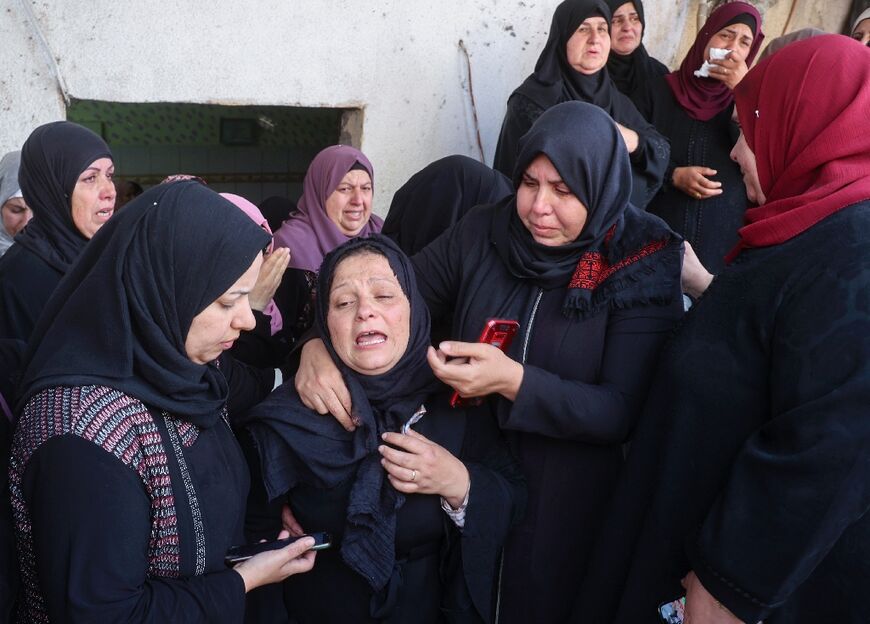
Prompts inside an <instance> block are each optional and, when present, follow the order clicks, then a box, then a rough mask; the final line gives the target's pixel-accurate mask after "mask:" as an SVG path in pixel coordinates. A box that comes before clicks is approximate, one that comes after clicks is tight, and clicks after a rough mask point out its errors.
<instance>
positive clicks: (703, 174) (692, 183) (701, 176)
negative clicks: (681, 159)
mask: <svg viewBox="0 0 870 624" xmlns="http://www.w3.org/2000/svg"><path fill="white" fill-rule="evenodd" d="M716 173H717V171H716V170H715V169H710V168H709V167H698V166H695V165H690V166H688V167H675V168H674V174H673V176H672V177H671V183H672V184H673V185H674V186H675V187H676V188H678V189H680V190H681V191H682V192H683V193H685V194H686V195H688V196H689V197H692V198H694V199H707V198H708V197H715V196H716V195H721V194H722V183H721V182H716V181H715V180H711V179H710V178H709V176H714V175H716Z"/></svg>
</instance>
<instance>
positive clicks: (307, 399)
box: [293, 338, 356, 431]
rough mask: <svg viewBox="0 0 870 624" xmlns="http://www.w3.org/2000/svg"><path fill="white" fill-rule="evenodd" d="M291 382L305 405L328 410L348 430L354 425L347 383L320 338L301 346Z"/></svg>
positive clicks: (318, 411) (316, 409)
mask: <svg viewBox="0 0 870 624" xmlns="http://www.w3.org/2000/svg"><path fill="white" fill-rule="evenodd" d="M293 383H294V385H295V387H296V392H298V393H299V398H300V399H302V403H303V404H304V405H305V407H307V408H308V409H312V410H314V411H315V412H317V413H318V414H324V415H325V414H332V416H333V417H334V418H335V419H336V420H337V421H338V422H339V424H341V426H342V427H344V428H345V429H347V430H348V431H353V430H354V429H356V424H355V423H354V419H353V417H352V416H351V408H352V404H351V399H350V392H349V391H348V389H347V384H345V383H344V378H343V377H342V376H341V372H340V371H339V370H338V367H337V366H336V365H335V363H334V362H333V361H332V358H331V357H329V352H328V351H327V350H326V347H325V346H324V344H323V341H322V340H321V339H320V338H314V339H312V340H309V341H308V342H306V343H305V344H304V345H303V346H302V353H301V356H300V358H299V370H298V371H296V377H295V378H294V380H293Z"/></svg>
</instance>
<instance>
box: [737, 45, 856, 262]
mask: <svg viewBox="0 0 870 624" xmlns="http://www.w3.org/2000/svg"><path fill="white" fill-rule="evenodd" d="M734 95H735V98H736V101H737V114H738V115H739V117H740V125H741V126H742V128H743V134H744V136H745V138H746V142H747V144H748V145H749V147H750V149H752V151H753V152H754V153H755V159H756V162H757V166H758V179H759V182H760V184H761V190H762V191H763V192H764V195H765V197H767V201H766V202H765V203H764V205H762V206H759V207H758V208H751V209H749V210H747V211H746V225H745V226H743V227H742V228H741V229H740V243H739V244H738V245H737V247H735V248H734V249H733V250H732V251H731V253H729V254H728V257H727V258H726V261H728V262H730V261H731V260H733V259H734V258H735V257H736V256H737V254H739V253H740V251H741V250H742V249H745V248H747V247H767V246H769V245H777V244H779V243H783V242H785V241H787V240H789V239H790V238H792V237H794V236H797V235H798V234H800V233H801V232H803V231H805V230H807V229H809V228H811V227H812V226H813V225H815V224H816V223H818V222H819V221H821V220H822V219H824V218H825V217H827V216H828V215H831V214H833V213H834V212H837V211H838V210H840V209H841V208H846V207H847V206H851V205H852V204H855V203H858V202H860V201H863V200H867V199H870V132H868V131H867V122H868V119H870V48H868V47H867V46H863V45H861V44H860V43H858V42H857V41H854V40H852V39H850V38H848V37H844V36H842V35H822V36H819V37H813V38H812V39H807V40H805V41H799V42H797V43H792V44H790V45H788V46H786V47H784V48H783V49H782V50H780V51H778V52H777V53H776V54H774V55H772V56H770V57H768V58H766V59H764V60H763V61H762V62H761V63H759V64H758V66H757V67H755V68H753V69H752V70H751V71H750V72H749V73H748V74H747V75H746V78H744V79H743V80H742V81H741V83H740V84H739V85H738V86H737V88H736V89H735V93H734Z"/></svg>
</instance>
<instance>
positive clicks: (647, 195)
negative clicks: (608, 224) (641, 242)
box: [613, 91, 671, 208]
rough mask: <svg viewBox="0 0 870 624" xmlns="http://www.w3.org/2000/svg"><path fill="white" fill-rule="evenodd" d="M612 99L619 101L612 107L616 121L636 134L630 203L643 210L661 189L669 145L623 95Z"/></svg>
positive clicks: (632, 155) (668, 160)
mask: <svg viewBox="0 0 870 624" xmlns="http://www.w3.org/2000/svg"><path fill="white" fill-rule="evenodd" d="M613 97H614V99H617V100H619V102H618V103H615V104H614V106H615V108H616V110H617V111H618V119H617V121H618V122H619V123H620V124H622V125H623V126H625V127H626V128H629V129H631V130H634V131H635V132H637V136H638V144H637V149H636V150H635V151H634V152H632V153H631V155H630V160H631V171H632V182H633V185H632V190H631V202H632V203H633V204H634V205H635V206H637V207H638V208H646V206H647V204H649V202H650V201H652V198H653V197H654V196H655V194H656V193H657V192H658V190H659V189H660V188H661V186H662V180H663V179H664V176H665V171H666V170H667V168H668V164H669V162H670V158H671V145H670V143H669V142H668V140H667V139H666V138H665V137H663V136H662V135H661V134H659V132H658V131H657V130H656V129H655V128H654V127H653V125H652V124H651V123H649V122H648V121H647V120H646V119H644V116H643V115H642V114H641V113H640V112H638V110H637V108H635V106H634V103H632V101H631V100H629V99H628V98H627V97H626V96H625V95H623V94H622V93H620V92H618V91H614V93H613Z"/></svg>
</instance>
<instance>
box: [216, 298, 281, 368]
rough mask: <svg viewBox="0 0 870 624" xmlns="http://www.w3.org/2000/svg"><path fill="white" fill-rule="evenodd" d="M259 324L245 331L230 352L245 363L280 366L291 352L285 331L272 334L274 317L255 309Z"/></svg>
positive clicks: (259, 365) (263, 366)
mask: <svg viewBox="0 0 870 624" xmlns="http://www.w3.org/2000/svg"><path fill="white" fill-rule="evenodd" d="M253 312H254V319H255V320H256V322H257V325H256V326H255V327H254V329H252V330H250V331H243V332H242V333H241V335H240V336H239V339H238V340H236V343H235V344H234V345H233V348H232V349H230V354H231V355H232V356H233V357H234V358H236V359H237V360H239V361H240V362H243V363H245V364H248V365H250V366H258V367H261V368H278V367H280V366H281V364H282V363H283V361H284V358H285V357H286V356H287V354H288V353H289V352H290V345H289V344H288V342H287V340H286V338H285V337H284V332H278V333H276V334H275V335H274V336H273V335H272V319H271V318H270V317H269V315H268V314H264V313H262V312H260V311H259V310H254V311H253Z"/></svg>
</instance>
